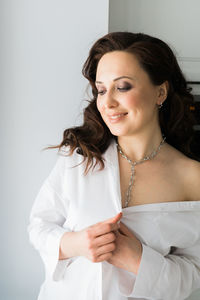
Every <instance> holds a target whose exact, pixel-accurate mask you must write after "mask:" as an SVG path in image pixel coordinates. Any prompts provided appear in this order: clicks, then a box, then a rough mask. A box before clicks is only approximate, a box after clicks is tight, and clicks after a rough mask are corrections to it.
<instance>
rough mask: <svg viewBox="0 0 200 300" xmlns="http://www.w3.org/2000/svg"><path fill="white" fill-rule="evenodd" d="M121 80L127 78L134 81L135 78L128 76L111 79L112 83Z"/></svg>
mask: <svg viewBox="0 0 200 300" xmlns="http://www.w3.org/2000/svg"><path fill="white" fill-rule="evenodd" d="M122 78H128V79H131V80H135V79H136V78H135V77H130V76H120V77H117V78H115V79H113V81H117V80H119V79H122ZM95 83H103V82H102V81H95Z"/></svg>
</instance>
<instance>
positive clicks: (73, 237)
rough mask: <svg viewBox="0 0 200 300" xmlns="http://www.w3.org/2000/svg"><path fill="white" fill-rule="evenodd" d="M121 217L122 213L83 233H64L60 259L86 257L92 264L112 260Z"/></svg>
mask: <svg viewBox="0 0 200 300" xmlns="http://www.w3.org/2000/svg"><path fill="white" fill-rule="evenodd" d="M121 217H122V213H118V214H117V215H116V216H115V217H113V218H110V219H107V220H105V221H103V222H99V223H97V224H94V225H92V226H89V227H87V228H85V229H83V230H81V231H77V232H66V233H64V234H63V236H62V239H61V242H60V249H59V259H60V260H62V259H67V258H70V257H74V256H84V257H86V258H88V259H89V260H91V261H92V262H102V261H104V260H107V259H109V258H111V257H112V255H113V253H112V252H113V251H114V249H115V248H116V246H115V239H116V236H115V234H114V232H116V231H117V229H118V228H119V225H118V223H117V222H118V221H119V220H120V219H121Z"/></svg>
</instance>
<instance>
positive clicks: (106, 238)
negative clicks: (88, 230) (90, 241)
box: [94, 231, 116, 247]
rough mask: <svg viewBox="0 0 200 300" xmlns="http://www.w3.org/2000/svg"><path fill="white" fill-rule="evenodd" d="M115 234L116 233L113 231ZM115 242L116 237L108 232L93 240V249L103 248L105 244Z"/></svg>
mask: <svg viewBox="0 0 200 300" xmlns="http://www.w3.org/2000/svg"><path fill="white" fill-rule="evenodd" d="M115 232H116V231H115ZM115 240H116V235H115V233H113V232H109V233H107V234H104V235H101V236H98V237H97V238H96V239H95V240H94V246H95V247H99V246H103V245H105V244H109V243H112V242H114V241H115Z"/></svg>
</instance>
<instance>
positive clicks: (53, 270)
mask: <svg viewBox="0 0 200 300" xmlns="http://www.w3.org/2000/svg"><path fill="white" fill-rule="evenodd" d="M69 231H71V230H67V229H66V228H61V227H60V228H55V229H54V230H53V232H51V234H49V236H48V238H47V241H46V249H47V250H48V251H47V252H46V253H44V252H43V253H41V256H42V259H43V261H44V264H45V269H46V272H47V273H48V274H49V275H50V276H51V278H52V280H54V281H59V280H61V279H62V277H63V275H64V273H65V270H66V268H67V266H68V265H69V264H70V263H71V261H72V258H67V259H62V260H59V249H60V241H61V238H62V236H63V234H64V233H65V232H69Z"/></svg>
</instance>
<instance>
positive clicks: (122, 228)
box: [119, 222, 134, 237]
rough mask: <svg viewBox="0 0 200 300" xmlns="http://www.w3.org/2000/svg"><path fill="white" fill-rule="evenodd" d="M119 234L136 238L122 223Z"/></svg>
mask: <svg viewBox="0 0 200 300" xmlns="http://www.w3.org/2000/svg"><path fill="white" fill-rule="evenodd" d="M119 232H121V233H122V234H124V235H126V236H129V237H133V236H134V234H133V233H132V232H131V231H130V229H129V228H128V227H127V226H126V225H125V224H124V223H122V222H120V228H119Z"/></svg>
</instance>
